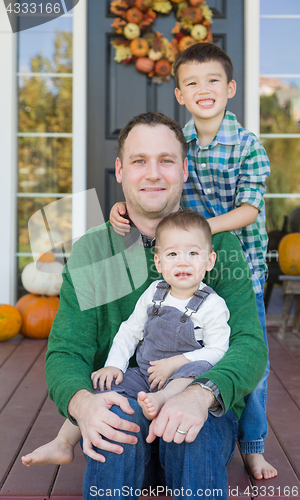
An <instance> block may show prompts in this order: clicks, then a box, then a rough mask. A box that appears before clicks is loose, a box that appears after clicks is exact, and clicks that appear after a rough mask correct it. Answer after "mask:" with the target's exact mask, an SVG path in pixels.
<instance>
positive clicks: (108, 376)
mask: <svg viewBox="0 0 300 500" xmlns="http://www.w3.org/2000/svg"><path fill="white" fill-rule="evenodd" d="M114 378H115V379H116V381H115V384H116V385H118V384H119V383H120V382H122V380H123V372H122V370H120V369H119V368H116V367H115V366H106V367H105V368H100V370H97V371H96V372H93V373H92V375H91V379H92V382H93V387H94V389H97V386H98V381H99V389H100V391H104V389H105V387H104V384H105V383H106V389H108V390H110V389H111V383H112V381H113V379H114Z"/></svg>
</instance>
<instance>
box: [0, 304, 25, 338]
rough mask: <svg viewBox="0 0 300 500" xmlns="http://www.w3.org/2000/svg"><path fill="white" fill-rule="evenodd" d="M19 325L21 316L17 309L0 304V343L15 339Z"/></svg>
mask: <svg viewBox="0 0 300 500" xmlns="http://www.w3.org/2000/svg"><path fill="white" fill-rule="evenodd" d="M21 324H22V316H21V314H20V312H19V311H18V309H16V308H15V307H13V306H10V305H8V304H0V342H4V341H5V340H9V339H12V338H13V337H15V336H16V335H17V334H18V333H19V331H20V328H21Z"/></svg>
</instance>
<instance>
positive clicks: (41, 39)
mask: <svg viewBox="0 0 300 500" xmlns="http://www.w3.org/2000/svg"><path fill="white" fill-rule="evenodd" d="M21 19H22V18H21ZM21 19H20V22H21ZM72 31H73V18H72V17H59V18H57V19H55V20H53V21H50V22H48V23H46V24H42V25H41V26H37V27H35V28H31V29H30V30H26V31H20V33H19V36H18V51H19V54H18V72H22V73H24V72H25V73H28V72H35V73H37V72H50V73H71V72H72V52H73V47H72V41H73V33H72Z"/></svg>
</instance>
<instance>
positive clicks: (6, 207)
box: [0, 0, 87, 305]
mask: <svg viewBox="0 0 300 500" xmlns="http://www.w3.org/2000/svg"><path fill="white" fill-rule="evenodd" d="M17 36H18V35H17V34H16V33H12V31H11V27H10V23H9V20H8V16H7V13H6V12H5V6H4V2H2V1H0V67H1V81H0V109H1V113H0V152H1V160H0V172H1V183H0V221H1V245H0V303H6V304H12V305H14V304H15V302H16V296H17V290H16V284H17V259H16V247H17V196H16V194H17V174H18V165H17V147H18V145H17V112H18V103H17V74H16V66H17ZM86 47H87V0H80V1H79V2H78V4H77V5H76V7H75V8H74V18H73V151H72V157H73V163H72V179H73V183H72V184H73V185H72V192H73V193H77V192H81V191H85V190H86V178H87V174H86V169H87V149H86V148H87V146H86V133H87V132H86V131H87V97H86V79H87V53H86ZM80 208H81V212H80V214H77V213H76V207H75V212H73V220H74V222H75V224H76V227H74V231H75V232H76V234H83V233H84V232H85V230H86V213H85V212H86V211H84V210H83V211H82V206H81V207H80Z"/></svg>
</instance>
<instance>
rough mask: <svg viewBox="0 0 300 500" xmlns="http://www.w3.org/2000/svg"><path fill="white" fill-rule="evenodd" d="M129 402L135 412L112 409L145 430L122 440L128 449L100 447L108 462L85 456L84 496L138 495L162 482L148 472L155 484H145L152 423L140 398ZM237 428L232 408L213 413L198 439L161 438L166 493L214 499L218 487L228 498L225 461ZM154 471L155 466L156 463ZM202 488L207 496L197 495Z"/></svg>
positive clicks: (230, 451)
mask: <svg viewBox="0 0 300 500" xmlns="http://www.w3.org/2000/svg"><path fill="white" fill-rule="evenodd" d="M129 402H130V405H131V406H132V408H133V409H134V415H128V414H125V413H123V411H122V410H121V409H120V408H119V407H118V406H113V407H112V408H111V410H112V411H113V412H114V413H116V414H117V415H119V416H120V417H121V418H124V419H127V420H133V421H134V422H136V423H138V425H139V426H140V429H141V430H140V433H139V434H138V443H137V444H136V445H126V444H125V445H124V444H121V445H122V446H123V448H124V452H123V453H122V454H121V455H116V454H115V453H110V452H106V451H103V450H97V449H96V451H99V452H100V453H101V454H103V455H104V456H105V457H106V462H105V463H101V462H97V461H95V460H92V459H91V458H89V457H87V456H86V460H87V467H86V471H85V476H84V482H83V500H92V499H93V498H96V499H97V500H99V498H100V497H102V498H106V497H114V498H133V499H138V497H139V496H140V494H141V490H142V488H143V487H145V486H149V485H150V484H152V485H154V484H157V483H156V480H157V477H156V478H151V477H149V474H147V476H148V477H147V478H148V481H149V480H150V483H149V482H148V484H147V485H146V484H144V476H145V466H146V472H147V465H148V464H149V462H150V457H151V448H152V445H149V444H148V443H146V437H147V434H148V428H149V424H150V422H149V420H147V419H146V418H145V417H144V415H143V413H142V411H141V408H140V406H139V405H138V403H137V402H136V401H134V400H133V399H129ZM237 427H238V421H237V418H236V416H235V414H234V412H233V411H232V410H229V411H228V412H227V413H226V415H224V416H223V417H220V418H216V417H213V416H212V415H209V416H208V419H207V421H206V422H205V424H204V426H203V428H202V429H201V431H200V432H199V434H198V436H197V438H196V439H195V441H194V442H193V443H185V442H183V443H182V444H176V443H174V442H172V443H166V442H165V441H163V439H160V440H159V461H160V463H161V466H162V470H163V472H164V474H163V475H164V476H165V485H166V488H168V489H166V490H165V492H167V493H170V494H172V492H173V491H174V490H178V491H176V492H175V495H176V498H178V499H180V500H183V499H187V498H190V497H191V496H202V498H205V499H212V500H213V499H214V498H215V496H216V495H217V493H216V491H213V490H219V493H218V498H220V497H221V498H222V499H224V500H226V499H227V496H228V481H227V471H226V466H227V465H228V463H229V462H230V460H231V458H232V456H233V454H234V450H235V443H236V436H237ZM151 471H152V472H153V471H154V468H153V467H152V469H151ZM158 474H159V473H157V475H158ZM160 479H161V478H160ZM170 490H172V491H170ZM179 490H180V492H179ZM197 490H203V492H202V495H200V494H201V491H200V492H199V491H198V494H197ZM204 492H205V493H204Z"/></svg>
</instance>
